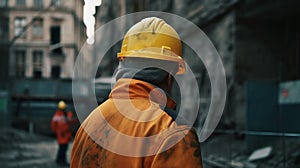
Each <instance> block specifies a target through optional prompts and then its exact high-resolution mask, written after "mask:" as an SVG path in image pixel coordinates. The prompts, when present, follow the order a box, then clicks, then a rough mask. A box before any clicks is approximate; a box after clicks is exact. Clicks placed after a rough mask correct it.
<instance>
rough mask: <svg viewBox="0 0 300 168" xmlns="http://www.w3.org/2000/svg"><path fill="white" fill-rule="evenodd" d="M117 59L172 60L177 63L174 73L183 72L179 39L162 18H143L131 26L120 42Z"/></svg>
mask: <svg viewBox="0 0 300 168" xmlns="http://www.w3.org/2000/svg"><path fill="white" fill-rule="evenodd" d="M117 57H118V59H119V60H120V61H123V60H124V59H125V58H126V57H138V58H149V59H158V60H165V61H172V62H177V63H178V71H177V73H176V74H183V73H185V64H184V61H183V59H182V46H181V40H180V38H179V35H178V34H177V32H176V31H175V30H174V29H173V28H172V27H171V26H170V25H169V24H167V23H166V22H165V21H164V20H162V19H160V18H157V17H150V18H145V19H143V20H141V21H140V22H138V23H137V24H135V25H134V26H132V27H131V28H130V29H129V30H128V32H127V33H126V35H125V36H124V40H123V43H122V48H121V52H119V53H118V56H117Z"/></svg>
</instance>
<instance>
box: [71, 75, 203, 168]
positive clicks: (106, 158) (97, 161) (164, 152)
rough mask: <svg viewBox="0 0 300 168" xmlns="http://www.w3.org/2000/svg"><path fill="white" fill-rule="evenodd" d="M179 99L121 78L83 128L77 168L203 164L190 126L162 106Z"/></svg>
mask: <svg viewBox="0 0 300 168" xmlns="http://www.w3.org/2000/svg"><path fill="white" fill-rule="evenodd" d="M164 107H167V108H170V109H172V108H174V107H175V102H173V101H172V100H171V99H169V98H167V97H166V96H165V95H164V94H163V92H162V91H161V90H159V89H157V88H155V87H154V86H153V85H151V84H149V83H146V82H143V81H140V80H135V79H120V80H118V81H117V83H116V85H115V87H114V88H113V90H112V92H111V93H110V96H109V99H108V100H107V101H105V102H104V103H103V104H101V105H100V106H99V107H97V108H96V109H95V110H94V111H93V112H92V113H91V114H90V115H89V116H88V117H87V119H86V120H85V121H84V122H83V123H82V125H81V127H80V128H79V130H78V132H77V134H76V137H75V140H74V143H73V147H72V153H71V160H70V161H71V165H70V166H71V168H83V167H85V168H90V167H91V168H94V167H95V168H97V167H103V168H115V167H122V168H123V167H124V168H127V167H128V168H138V167H145V168H148V167H153V168H155V167H200V168H201V167H202V160H201V151H200V144H199V142H198V139H197V136H196V134H195V132H194V131H192V130H191V129H190V127H188V126H185V125H179V124H177V123H176V122H175V121H174V119H173V118H172V117H171V116H170V115H169V114H167V113H166V111H164V110H162V109H165V108H164Z"/></svg>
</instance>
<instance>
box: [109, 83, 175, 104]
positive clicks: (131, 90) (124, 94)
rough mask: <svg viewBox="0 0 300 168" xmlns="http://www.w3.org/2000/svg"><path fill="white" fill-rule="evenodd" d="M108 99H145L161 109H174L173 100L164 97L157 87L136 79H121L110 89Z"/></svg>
mask: <svg viewBox="0 0 300 168" xmlns="http://www.w3.org/2000/svg"><path fill="white" fill-rule="evenodd" d="M109 98H114V99H134V98H145V99H150V100H151V101H153V102H155V103H158V104H159V105H161V106H162V107H164V106H165V107H167V108H170V109H175V108H176V103H175V101H174V100H172V99H171V98H169V97H168V96H166V94H165V93H164V92H163V91H162V90H161V89H160V88H158V87H155V86H154V85H151V84H150V83H148V82H144V81H141V80H137V79H129V78H121V79H119V80H118V81H117V82H116V84H115V86H114V88H113V89H112V91H111V93H110V95H109Z"/></svg>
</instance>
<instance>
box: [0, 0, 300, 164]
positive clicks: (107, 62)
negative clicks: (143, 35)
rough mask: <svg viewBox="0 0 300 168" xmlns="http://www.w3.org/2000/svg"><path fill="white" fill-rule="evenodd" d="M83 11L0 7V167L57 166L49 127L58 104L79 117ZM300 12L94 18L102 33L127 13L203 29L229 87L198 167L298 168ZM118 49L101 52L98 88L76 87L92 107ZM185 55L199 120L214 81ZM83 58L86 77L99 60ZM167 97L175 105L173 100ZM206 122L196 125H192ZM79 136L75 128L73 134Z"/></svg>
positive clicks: (113, 9) (113, 2)
mask: <svg viewBox="0 0 300 168" xmlns="http://www.w3.org/2000/svg"><path fill="white" fill-rule="evenodd" d="M83 5H84V1H83V0H0V60H1V61H0V64H1V65H0V68H1V70H0V115H1V117H0V135H1V136H0V142H1V143H0V163H1V165H3V166H1V167H34V166H35V167H54V166H55V164H54V161H53V160H54V157H55V151H56V148H57V146H56V143H55V137H54V135H53V133H52V132H51V129H50V121H51V118H52V116H53V114H54V112H55V110H56V108H57V103H58V101H59V100H64V101H66V102H67V104H68V109H69V110H71V111H73V113H74V115H76V113H75V109H74V106H73V101H72V75H73V68H74V64H75V61H76V58H77V56H78V54H79V52H80V49H81V48H82V47H83V45H84V43H85V41H86V38H87V37H86V35H85V31H86V28H85V25H84V24H83ZM299 7H300V1H297V0H264V1H259V0H164V1H163V0H151V1H150V0H102V5H101V6H100V7H97V8H96V14H95V18H96V28H99V27H101V26H102V25H104V24H105V23H108V22H109V21H111V20H113V19H115V18H118V17H120V16H123V15H126V14H129V13H133V12H138V11H163V12H168V13H172V14H176V15H179V16H181V17H183V18H186V19H188V20H189V21H191V22H193V23H194V24H196V25H197V26H199V27H200V28H201V29H202V30H203V31H204V33H205V34H206V35H207V36H208V37H209V38H210V40H211V41H212V43H213V45H214V46H215V47H216V49H217V51H218V52H219V54H220V57H221V59H222V62H223V65H224V68H225V73H226V80H227V100H226V106H225V109H224V113H223V116H222V118H221V121H220V123H219V125H218V127H217V129H216V130H215V132H214V134H213V135H212V136H211V137H210V138H209V139H208V140H207V141H205V142H203V143H202V144H201V145H202V157H203V163H204V167H207V168H210V167H212V168H214V167H224V168H225V167H226V168H227V167H233V168H241V167H249V168H259V167H263V168H266V167H267V168H269V167H278V168H286V167H292V168H296V167H300V138H299V137H300V122H299V121H300V37H299V35H300V23H299V17H300V10H299ZM297 20H298V21H297ZM125 24H130V25H132V24H133V23H125ZM114 31H120V32H122V33H125V32H126V31H127V30H122V27H120V28H118V27H117V28H116V30H114ZM110 35H111V36H113V35H114V34H110ZM192 35H193V32H190V34H188V36H192ZM106 40H107V41H109V40H110V39H109V38H108V39H106ZM120 44H121V43H120V42H119V43H117V44H116V45H114V46H113V47H112V48H111V49H110V50H109V52H108V53H106V55H105V57H104V59H103V60H102V62H101V64H100V65H99V68H98V71H97V74H96V80H95V81H89V79H90V78H91V77H93V76H85V77H82V79H81V80H82V82H83V83H85V82H87V83H89V82H92V83H93V84H95V92H96V95H97V100H98V103H101V102H103V101H104V100H105V99H106V98H107V95H108V93H109V91H110V85H111V83H110V82H111V80H110V79H111V76H112V75H113V72H114V69H115V68H116V66H117V65H118V61H117V58H116V53H117V52H118V51H119V49H120ZM183 46H184V55H186V57H185V58H184V59H185V61H186V62H187V64H188V65H189V66H190V67H191V69H192V71H193V73H194V75H195V77H196V78H197V82H198V87H199V92H200V93H201V99H200V100H201V101H200V105H201V106H200V109H199V111H200V112H201V114H203V116H205V115H206V112H207V111H208V108H209V104H210V94H211V88H210V80H209V77H208V74H207V71H206V68H205V67H204V65H203V63H202V61H201V60H200V59H199V58H198V57H197V56H196V54H195V53H194V52H193V51H192V50H191V49H190V48H189V47H188V46H186V45H185V44H183ZM86 52H90V53H93V51H86ZM204 54H205V53H204ZM86 55H87V56H85V57H84V64H85V66H86V69H85V70H86V72H85V74H91V75H92V73H89V72H92V71H93V69H92V68H91V66H89V65H90V64H92V63H93V62H94V61H95V60H96V59H97V58H96V57H97V54H95V53H94V54H86ZM91 55H92V56H91ZM191 89H193V88H187V91H186V93H187V95H185V96H188V93H191V92H190V91H191ZM85 91H86V90H84V89H83V91H82V92H85ZM87 95H89V94H87ZM172 95H173V96H174V97H175V99H176V98H177V99H178V92H176V91H174V92H173V93H172ZM83 100H84V99H83ZM202 123H203V117H202V118H201V117H199V118H198V119H197V121H196V123H195V126H197V125H199V124H202ZM77 128H78V125H74V126H73V132H74V134H75V132H76V129H77Z"/></svg>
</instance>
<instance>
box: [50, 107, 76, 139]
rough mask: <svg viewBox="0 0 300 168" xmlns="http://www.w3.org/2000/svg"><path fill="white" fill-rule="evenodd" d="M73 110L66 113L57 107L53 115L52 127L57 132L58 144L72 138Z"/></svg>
mask: <svg viewBox="0 0 300 168" xmlns="http://www.w3.org/2000/svg"><path fill="white" fill-rule="evenodd" d="M72 116H73V113H72V112H68V113H67V114H65V112H63V111H62V110H60V109H57V111H56V112H55V114H54V115H53V117H52V121H51V129H52V131H53V132H54V133H55V134H56V138H57V143H58V144H67V143H69V142H70V141H71V140H72V131H71V124H72V122H73V121H72Z"/></svg>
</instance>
